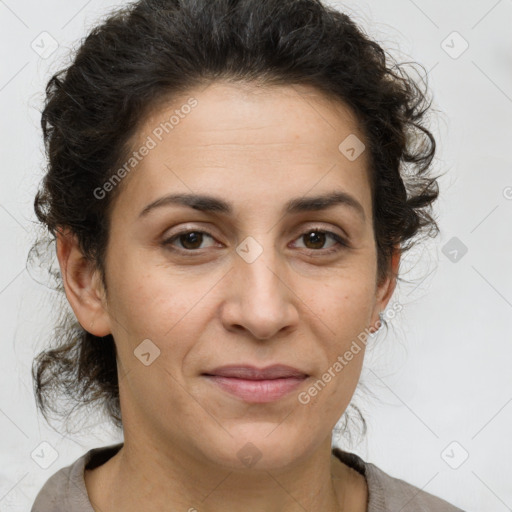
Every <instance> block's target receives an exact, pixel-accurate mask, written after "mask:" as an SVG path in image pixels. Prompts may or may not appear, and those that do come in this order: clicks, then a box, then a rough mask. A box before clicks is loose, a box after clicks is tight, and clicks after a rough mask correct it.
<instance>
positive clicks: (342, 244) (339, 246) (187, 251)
mask: <svg viewBox="0 0 512 512" xmlns="http://www.w3.org/2000/svg"><path fill="white" fill-rule="evenodd" d="M311 232H314V233H319V234H324V235H328V236H330V237H331V238H332V239H334V240H335V241H336V242H337V245H334V246H333V247H331V248H329V249H306V253H307V254H308V255H317V254H318V253H320V255H330V254H334V253H337V252H339V251H341V250H343V249H344V248H348V247H350V246H349V244H348V243H347V242H346V240H345V239H343V238H342V237H340V236H339V235H338V234H336V233H333V232H332V231H327V230H325V229H322V228H320V227H316V228H315V227H312V228H309V229H308V230H307V231H304V232H303V233H302V234H301V235H300V236H299V237H298V238H301V237H303V236H304V235H306V234H308V233H311ZM189 233H200V234H203V235H208V236H209V237H211V238H213V239H215V237H214V236H213V235H212V234H210V233H208V232H207V231H201V230H198V229H188V230H185V231H181V232H179V233H176V234H175V235H173V236H172V237H170V238H167V239H165V240H163V242H162V246H164V247H165V248H170V250H172V251H175V252H178V253H181V254H188V255H190V254H192V253H200V252H201V249H181V248H176V247H173V246H172V242H174V241H175V240H177V239H179V238H180V237H181V236H183V235H187V234H189Z"/></svg>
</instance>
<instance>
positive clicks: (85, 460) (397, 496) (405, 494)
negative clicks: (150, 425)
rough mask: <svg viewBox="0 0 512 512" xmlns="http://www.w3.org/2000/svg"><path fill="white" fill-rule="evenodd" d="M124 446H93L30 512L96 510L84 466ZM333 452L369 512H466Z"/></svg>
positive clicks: (41, 493)
mask: <svg viewBox="0 0 512 512" xmlns="http://www.w3.org/2000/svg"><path fill="white" fill-rule="evenodd" d="M122 445H123V443H117V444H113V445H109V446H104V447H101V448H93V449H92V450H89V451H88V452H87V453H85V454H84V455H82V456H81V457H79V458H78V459H77V460H76V461H75V462H73V463H72V464H70V465H69V466H66V467H64V468H62V469H60V470H59V471H57V472H56V473H55V474H53V475H52V476H51V477H50V478H49V479H48V480H47V481H46V483H45V484H44V485H43V487H42V488H41V490H40V491H39V493H38V495H37V496H36V499H35V501H34V504H33V505H32V509H31V512H94V509H93V508H92V505H91V502H90V501H89V496H88V495H87V489H86V487H85V481H84V469H85V468H86V467H87V469H92V468H95V467H97V466H100V465H101V464H103V463H104V462H106V461H107V460H108V459H110V458H111V457H113V456H114V455H115V454H116V453H117V452H118V451H119V449H120V448H121V446H122ZM332 453H333V454H334V455H335V456H336V457H338V459H340V460H341V461H342V462H343V463H344V464H346V465H347V466H350V467H352V468H354V469H355V470H356V471H359V473H361V474H362V475H364V477H365V478H366V482H367V484H368V509H367V512H398V511H400V512H464V511H463V510H462V509H460V508H457V507H454V506H453V505H450V503H448V502H446V501H444V500H442V499H441V498H438V497H436V496H434V495H432V494H429V493H427V492H425V491H422V490H421V489H419V488H418V487H415V486H414V485H411V484H409V483H407V482H405V481H404V480H400V479H398V478H394V477H392V476H390V475H388V474H387V473H384V471H382V470H381V469H379V468H378V467H377V466H375V465H374V464H372V463H369V462H365V461H364V460H363V459H361V457H359V456H358V455H356V454H355V453H350V452H346V451H343V450H341V449H340V448H333V449H332Z"/></svg>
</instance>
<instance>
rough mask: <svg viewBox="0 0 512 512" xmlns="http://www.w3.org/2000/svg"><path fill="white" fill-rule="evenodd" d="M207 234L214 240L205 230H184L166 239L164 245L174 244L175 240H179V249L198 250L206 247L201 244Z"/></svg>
mask: <svg viewBox="0 0 512 512" xmlns="http://www.w3.org/2000/svg"><path fill="white" fill-rule="evenodd" d="M205 236H206V237H209V238H211V239H212V240H213V237H212V236H211V235H209V234H208V233H206V232H204V231H183V232H181V233H178V234H176V235H174V236H172V237H171V238H168V239H166V240H164V241H163V245H164V246H174V242H179V243H180V244H181V245H180V246H178V247H177V249H178V250H184V251H196V250H197V249H203V248H204V247H201V244H202V243H203V241H204V239H205Z"/></svg>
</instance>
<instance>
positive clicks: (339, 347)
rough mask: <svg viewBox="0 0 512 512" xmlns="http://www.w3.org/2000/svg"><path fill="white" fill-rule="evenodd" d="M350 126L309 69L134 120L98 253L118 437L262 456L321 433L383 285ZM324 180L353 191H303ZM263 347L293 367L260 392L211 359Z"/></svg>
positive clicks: (263, 462)
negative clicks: (128, 161) (225, 374)
mask: <svg viewBox="0 0 512 512" xmlns="http://www.w3.org/2000/svg"><path fill="white" fill-rule="evenodd" d="M191 98H194V99H193V100H192V99H191ZM186 105H193V107H186ZM184 106H185V107H184ZM176 111H177V112H176ZM173 114H175V118H173V121H172V123H173V124H172V126H171V123H169V118H170V117H171V116H172V115H173ZM165 122H168V124H167V125H165ZM161 123H164V124H161ZM164 126H165V128H163V127H164ZM148 137H149V138H148ZM347 137H349V139H348V140H346V139H347ZM356 137H357V138H356ZM150 139H151V140H152V142H151V141H150ZM344 141H345V142H344ZM362 141H363V135H362V134H361V132H360V131H359V130H358V127H357V124H356V122H355V118H354V117H353V115H352V114H351V113H350V112H349V111H348V110H347V109H346V108H344V107H343V106H342V105H341V104H334V103H331V102H329V101H328V100H327V99H325V98H324V97H323V96H321V95H320V93H318V92H315V90H314V89H311V88H308V87H305V86H302V87H298V86H294V87H275V88H265V89H261V90H259V91H256V90H250V89H249V88H247V87H242V86H235V85H226V84H222V83H215V84H212V85H210V86H209V87H207V88H205V89H204V90H200V89H197V90H194V91H191V92H190V94H188V95H183V97H181V98H179V100H174V101H173V102H172V104H169V105H168V109H161V110H159V111H158V112H157V113H153V114H152V115H151V116H150V117H149V118H148V119H147V120H146V122H145V124H144V126H143V128H142V129H141V130H140V131H139V133H138V140H137V142H136V144H135V147H134V149H135V150H138V149H139V148H141V147H142V146H143V145H146V147H147V148H148V150H147V151H145V150H142V151H139V152H138V155H139V157H140V158H139V157H137V159H138V160H137V162H138V163H137V164H136V166H135V167H134V168H133V169H132V170H130V172H129V174H128V175H127V176H126V177H125V178H124V181H123V182H122V183H121V185H119V186H121V187H122V188H121V190H120V194H119V196H118V197H117V198H116V201H115V203H114V205H113V210H112V216H111V224H110V238H109V243H108V247H107V253H106V260H105V268H106V281H107V286H108V295H107V297H108V298H107V301H106V303H105V309H106V313H105V315H106V316H105V318H106V319H107V320H108V322H109V326H110V331H111V332H112V334H113V336H114V339H115V343H116V347H117V351H118V365H119V380H120V396H121V407H122V414H123V422H124V429H125V439H127V438H128V437H129V436H131V437H132V439H134V438H135V439H138V440H139V441H141V442H145V443H152V444H153V446H156V447H160V449H162V450H165V449H166V448H165V447H169V450H170V451H172V452H173V453H174V454H176V453H177V452H180V453H181V454H185V455H187V456H192V457H194V459H196V460H202V461H210V462H212V463H215V464H221V465H225V466H229V467H243V465H244V464H245V465H247V460H248V458H249V459H251V458H252V460H255V459H259V461H258V465H259V467H261V468H275V467H279V466H281V465H284V464H286V463H289V462H290V461H292V460H293V459H295V458H297V457H300V456H307V455H311V454H312V453H313V452H314V450H315V449H318V448H319V447H320V445H324V443H326V439H329V443H330V435H331V430H332V428H333V427H334V425H335V424H336V422H337V421H338V420H339V418H340V416H341V415H342V414H343V412H344V411H345V409H346V407H347V406H348V404H349V402H350V400H351V397H352V395H353V392H354V390H355V388H356V385H357V382H358V379H359V375H360V371H361V365H362V363H363V357H364V343H361V342H360V341H358V336H359V339H361V338H360V335H361V333H364V332H365V329H368V328H369V327H371V326H372V325H374V324H375V323H376V322H377V323H378V314H379V312H380V311H382V310H383V309H384V308H385V305H386V303H387V301H388V300H389V298H390V294H391V293H392V291H393V287H394V281H392V280H391V279H390V280H388V281H386V282H385V283H383V284H382V285H381V286H379V287H377V282H376V277H377V255H376V246H375V241H374V232H373V227H372V204H371V191H370V186H369V176H368V170H367V169H368V163H369V161H368V154H367V151H364V150H362V146H361V145H360V144H361V142H362ZM340 144H341V147H340ZM350 148H353V150H351V149H350ZM361 151H362V152H361ZM142 153H145V156H142ZM359 153H360V154H359ZM334 193H338V194H340V196H339V197H342V196H341V194H346V195H347V196H350V198H351V199H350V202H348V201H333V202H332V203H330V202H328V201H327V202H325V204H323V203H322V201H321V200H319V201H315V202H311V201H310V200H311V198H320V197H326V198H329V197H331V196H332V194H334ZM177 194H179V195H182V196H183V197H192V196H202V197H205V199H202V200H194V201H193V202H196V201H197V205H196V207H191V206H190V204H191V203H192V201H191V200H187V202H189V206H187V205H186V204H184V203H180V202H179V201H177V200H171V196H174V195H177ZM206 197H207V198H208V199H206ZM322 231H325V232H328V233H327V234H323V233H322ZM183 233H188V235H186V236H185V235H183ZM180 234H181V235H182V236H179V235H180ZM338 237H339V239H341V240H343V241H344V242H343V243H344V244H345V243H346V245H342V244H341V243H339V242H338V241H337V238H338ZM366 332H367V331H366ZM354 341H356V342H357V343H358V345H359V347H360V349H359V350H357V351H356V350H355V349H352V357H351V358H350V360H348V358H347V357H346V356H345V354H346V352H347V351H350V350H351V346H352V347H354V345H353V342H354ZM342 359H343V361H344V363H343V364H342V363H341V362H340V361H341V360H342ZM336 362H338V363H339V364H338V365H336ZM275 364H282V365H287V366H290V367H293V368H295V369H296V370H298V372H299V373H300V374H302V375H303V377H299V378H295V379H293V378H282V379H280V380H279V383H280V384H279V386H281V387H279V386H278V385H276V384H275V383H268V382H267V384H265V383H264V382H263V383H262V382H260V383H257V382H256V383H254V382H253V384H254V386H255V387H258V389H259V391H258V392H256V391H251V389H252V388H251V387H250V385H251V383H247V382H245V381H244V382H245V384H244V383H243V382H242V384H240V382H241V381H240V380H238V381H237V380H236V379H234V378H225V379H222V378H220V377H219V375H218V374H217V376H216V377H214V376H212V375H214V374H216V370H215V369H216V368H219V367H222V366H226V365H235V366H247V365H251V366H254V367H257V368H265V367H267V366H270V365H275ZM340 365H341V366H342V369H341V370H340V369H339V367H340ZM219 373H220V372H219ZM207 374H208V375H207ZM326 374H329V375H330V377H331V378H330V379H329V381H328V382H326V381H327V380H328V377H325V375H326ZM329 375H328V376H329ZM319 380H320V381H321V382H322V384H321V385H319V384H318V381H319ZM237 382H238V385H237ZM315 383H316V388H315ZM223 384H225V385H226V386H228V387H229V388H230V389H234V392H232V391H229V390H228V389H227V388H226V387H224V386H223ZM265 386H267V387H265ZM287 389H288V390H289V391H288V392H287V393H286V392H285V391H286V390H287ZM312 389H313V391H311V390H312ZM315 389H316V392H315ZM247 443H252V445H249V444H247ZM329 446H330V445H329Z"/></svg>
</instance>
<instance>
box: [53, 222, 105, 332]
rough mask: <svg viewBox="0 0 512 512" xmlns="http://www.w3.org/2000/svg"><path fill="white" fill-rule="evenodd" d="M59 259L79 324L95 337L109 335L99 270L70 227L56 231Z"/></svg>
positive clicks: (70, 302)
mask: <svg viewBox="0 0 512 512" xmlns="http://www.w3.org/2000/svg"><path fill="white" fill-rule="evenodd" d="M57 258H58V260H59V265H60V270H61V274H62V280H63V284H64V290H65V292H66V297H67V299H68V302H69V304H70V306H71V308H72V309H73V311H74V313H75V315H76V317H77V320H78V322H79V323H80V325H81V326H82V327H83V328H84V329H85V330H86V331H88V332H90V333H91V334H94V335H95V336H100V337H101V336H106V335H107V334H110V333H111V329H110V317H109V315H108V312H107V307H106V298H105V290H104V288H103V284H102V282H101V279H100V275H99V270H98V269H97V268H96V267H95V265H94V264H93V262H91V261H90V260H88V259H87V258H85V256H84V255H83V254H82V251H81V249H80V247H79V244H78V241H77V239H76V236H75V235H74V234H73V233H72V232H71V231H70V230H69V229H68V228H65V229H59V230H58V232H57Z"/></svg>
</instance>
